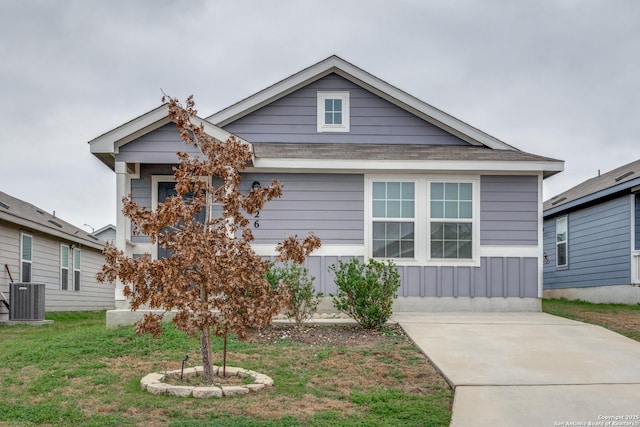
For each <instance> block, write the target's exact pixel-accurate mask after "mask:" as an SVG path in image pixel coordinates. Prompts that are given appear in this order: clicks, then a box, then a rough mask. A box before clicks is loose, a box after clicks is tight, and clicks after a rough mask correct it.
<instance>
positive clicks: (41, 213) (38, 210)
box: [36, 209, 44, 215]
mask: <svg viewBox="0 0 640 427" xmlns="http://www.w3.org/2000/svg"><path fill="white" fill-rule="evenodd" d="M36 212H38V213H39V214H40V215H44V212H42V211H41V210H40V209H36Z"/></svg>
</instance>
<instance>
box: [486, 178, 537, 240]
mask: <svg viewBox="0 0 640 427" xmlns="http://www.w3.org/2000/svg"><path fill="white" fill-rule="evenodd" d="M538 179H539V178H538V177H537V176H491V175H485V176H482V177H481V181H480V211H481V213H480V244H481V245H533V246H535V245H537V244H538Z"/></svg>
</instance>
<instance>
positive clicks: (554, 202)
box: [551, 197, 567, 206]
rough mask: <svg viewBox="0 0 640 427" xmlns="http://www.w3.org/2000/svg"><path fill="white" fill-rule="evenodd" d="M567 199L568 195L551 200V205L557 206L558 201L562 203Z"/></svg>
mask: <svg viewBox="0 0 640 427" xmlns="http://www.w3.org/2000/svg"><path fill="white" fill-rule="evenodd" d="M565 200H567V198H566V197H561V198H559V199H558V200H555V201H553V202H551V205H552V206H555V205H557V204H558V203H560V202H564V201H565Z"/></svg>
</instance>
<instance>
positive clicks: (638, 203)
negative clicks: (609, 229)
mask: <svg viewBox="0 0 640 427" xmlns="http://www.w3.org/2000/svg"><path fill="white" fill-rule="evenodd" d="M632 197H633V198H634V200H635V226H636V229H635V248H634V249H635V250H636V251H638V250H640V194H634V195H633V196H632Z"/></svg>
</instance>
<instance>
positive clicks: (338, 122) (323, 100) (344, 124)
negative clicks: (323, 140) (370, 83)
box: [317, 92, 349, 132]
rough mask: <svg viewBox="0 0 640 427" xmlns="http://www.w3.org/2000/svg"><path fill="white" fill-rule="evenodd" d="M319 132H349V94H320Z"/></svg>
mask: <svg viewBox="0 0 640 427" xmlns="http://www.w3.org/2000/svg"><path fill="white" fill-rule="evenodd" d="M317 113H318V132H349V92H318V111H317Z"/></svg>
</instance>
